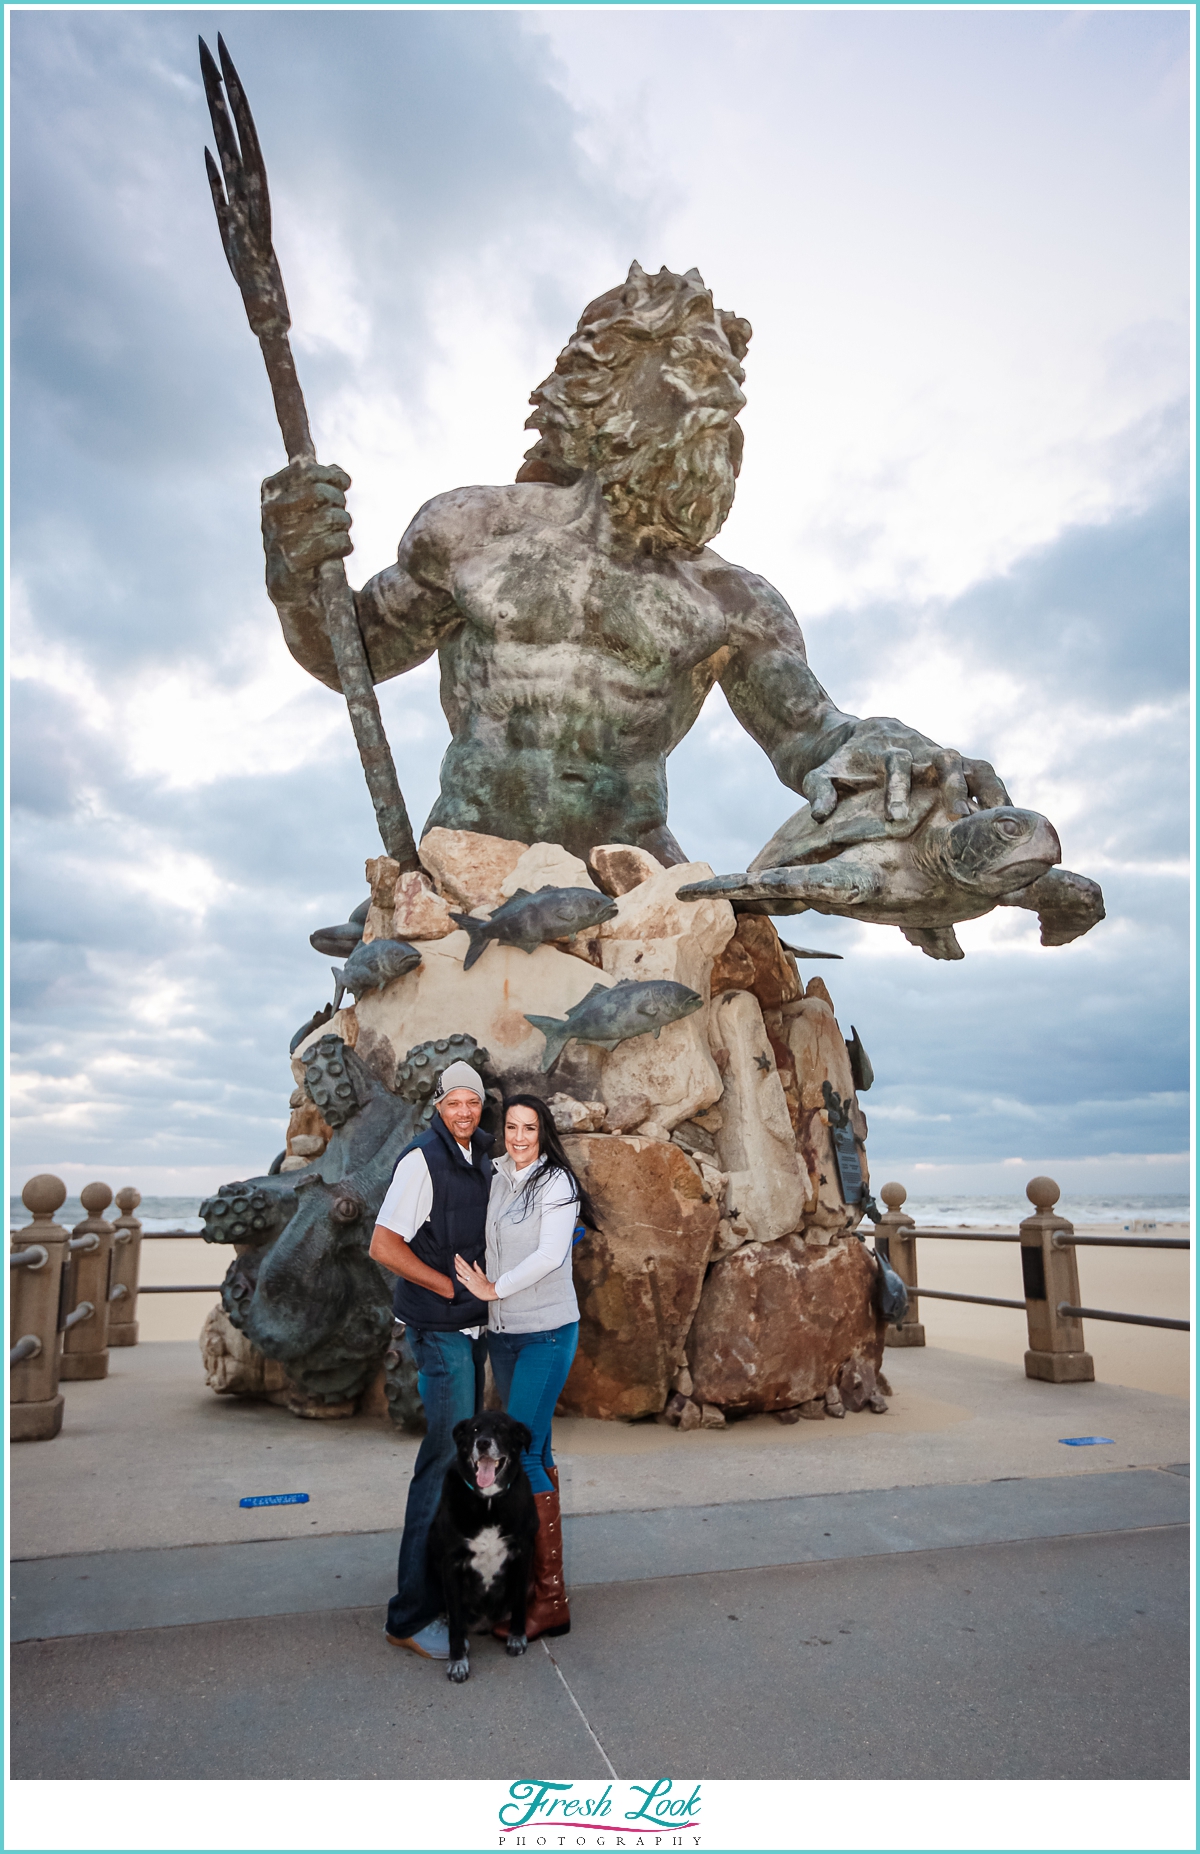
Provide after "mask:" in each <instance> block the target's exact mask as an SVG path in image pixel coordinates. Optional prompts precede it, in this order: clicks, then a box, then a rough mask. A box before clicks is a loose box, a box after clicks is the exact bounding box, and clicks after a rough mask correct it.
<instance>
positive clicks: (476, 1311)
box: [392, 1114, 492, 1332]
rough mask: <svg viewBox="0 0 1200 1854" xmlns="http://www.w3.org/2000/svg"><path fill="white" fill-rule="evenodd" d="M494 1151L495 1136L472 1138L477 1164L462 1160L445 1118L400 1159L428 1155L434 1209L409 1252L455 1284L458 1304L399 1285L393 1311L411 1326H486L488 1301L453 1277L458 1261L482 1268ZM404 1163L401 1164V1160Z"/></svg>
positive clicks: (450, 1328)
mask: <svg viewBox="0 0 1200 1854" xmlns="http://www.w3.org/2000/svg"><path fill="white" fill-rule="evenodd" d="M491 1146H492V1136H491V1134H490V1133H480V1132H476V1133H473V1134H472V1135H471V1152H472V1155H473V1157H474V1161H475V1162H474V1164H473V1165H468V1164H467V1161H466V1160H465V1159H464V1158H463V1155H462V1150H461V1148H460V1147H459V1144H458V1141H457V1140H456V1139H455V1138H454V1135H453V1134H452V1133H451V1132H450V1130H449V1128H448V1127H447V1126H446V1124H445V1122H444V1121H443V1119H442V1117H441V1115H440V1114H435V1115H434V1117H433V1123H432V1125H431V1126H430V1127H429V1129H428V1131H427V1132H425V1133H418V1135H417V1137H416V1139H414V1140H410V1142H409V1144H408V1145H407V1146H406V1147H405V1148H404V1152H402V1153H401V1154H400V1158H403V1157H404V1153H406V1152H412V1151H413V1150H414V1149H415V1148H417V1147H419V1148H420V1150H421V1151H422V1152H423V1153H424V1154H425V1163H426V1165H427V1166H428V1167H429V1176H430V1178H431V1179H432V1181H433V1209H432V1210H431V1211H430V1213H429V1215H428V1217H427V1218H426V1220H425V1222H424V1223H423V1224H422V1225H421V1227H420V1229H419V1230H418V1231H417V1233H416V1235H415V1236H414V1237H413V1239H412V1241H411V1242H410V1243H409V1245H408V1246H409V1248H410V1249H411V1250H412V1252H413V1254H414V1255H415V1256H416V1257H417V1260H418V1261H421V1262H424V1263H425V1265H426V1267H428V1268H436V1269H437V1270H438V1272H439V1274H443V1275H448V1276H449V1277H450V1279H451V1281H453V1283H454V1299H453V1300H443V1299H442V1296H441V1295H440V1294H435V1293H434V1292H433V1290H432V1288H425V1287H418V1285H417V1283H416V1282H415V1281H405V1280H404V1278H403V1276H401V1277H400V1279H399V1280H398V1281H397V1282H396V1286H395V1289H394V1290H393V1293H392V1306H393V1308H394V1309H395V1313H396V1317H397V1319H400V1320H403V1321H404V1322H405V1324H406V1325H409V1326H431V1327H434V1328H436V1329H437V1330H438V1331H439V1332H458V1331H460V1329H461V1328H462V1327H464V1326H486V1325H487V1323H488V1308H487V1302H486V1301H484V1300H477V1299H476V1298H475V1296H474V1294H471V1293H469V1292H468V1291H467V1289H466V1288H465V1287H463V1285H462V1283H461V1282H460V1281H459V1279H458V1276H457V1275H456V1274H455V1272H454V1258H455V1256H456V1255H461V1256H462V1258H463V1260H464V1262H478V1263H479V1265H480V1266H481V1267H482V1266H483V1256H484V1248H485V1246H486V1235H487V1207H488V1193H489V1191H490V1189H491V1183H492V1161H491V1160H490V1158H489V1157H488V1153H489V1151H490V1150H491ZM397 1163H399V1160H398V1161H397Z"/></svg>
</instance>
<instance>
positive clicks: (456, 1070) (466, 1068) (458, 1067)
mask: <svg viewBox="0 0 1200 1854" xmlns="http://www.w3.org/2000/svg"><path fill="white" fill-rule="evenodd" d="M454 1088H470V1090H471V1092H472V1093H473V1094H477V1095H478V1096H479V1099H480V1101H481V1102H482V1103H483V1104H484V1106H486V1105H487V1094H486V1093H485V1091H484V1086H483V1083H482V1082H481V1081H480V1079H479V1077H478V1075H476V1073H475V1071H474V1069H473V1068H472V1067H471V1065H470V1063H469V1062H451V1063H450V1064H448V1066H447V1067H446V1068H444V1069H443V1070H442V1078H441V1080H440V1081H439V1083H438V1091H437V1093H436V1094H435V1095H434V1097H433V1100H434V1105H435V1106H436V1105H437V1103H438V1102H439V1101H444V1100H445V1098H446V1096H447V1095H448V1094H449V1093H450V1092H451V1090H452V1089H454Z"/></svg>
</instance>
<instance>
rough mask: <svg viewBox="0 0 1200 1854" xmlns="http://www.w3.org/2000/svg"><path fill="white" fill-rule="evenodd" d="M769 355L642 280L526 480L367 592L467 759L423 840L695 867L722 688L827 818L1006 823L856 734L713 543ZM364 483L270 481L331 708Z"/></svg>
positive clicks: (690, 303) (950, 784) (438, 518)
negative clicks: (338, 581)
mask: <svg viewBox="0 0 1200 1854" xmlns="http://www.w3.org/2000/svg"><path fill="white" fill-rule="evenodd" d="M750 333H751V330H750V325H749V323H748V322H745V321H742V320H740V319H739V318H738V317H737V316H735V315H731V314H729V313H728V312H726V311H723V310H718V309H716V308H715V307H714V305H713V299H712V296H711V294H710V292H709V291H708V290H707V289H706V288H705V286H704V281H703V279H702V278H701V277H700V275H699V273H698V272H697V271H695V270H691V271H688V273H687V274H686V276H677V275H675V274H674V273H673V272H670V271H668V270H666V269H665V268H664V269H663V270H661V271H660V272H659V273H658V275H657V276H656V277H650V276H647V275H646V273H645V272H644V271H643V270H642V269H641V266H640V265H638V264H634V266H633V267H632V269H631V270H630V273H629V277H628V279H627V281H626V282H625V283H624V284H623V285H621V286H619V287H618V288H617V289H615V290H610V291H609V292H608V293H607V294H606V295H604V296H601V297H598V298H597V300H596V301H595V302H593V303H591V304H590V305H589V306H588V308H587V309H586V310H585V311H584V314H583V316H582V318H581V319H580V323H579V326H578V328H577V329H576V331H575V333H574V335H573V336H572V337H571V340H570V341H569V342H568V344H567V346H566V347H565V348H564V349H563V351H562V353H561V354H560V355H559V357H558V361H557V363H556V365H555V369H554V372H553V373H552V374H551V375H550V377H549V378H548V379H547V380H544V381H543V382H542V384H541V386H539V387H538V388H537V390H536V391H535V392H534V394H533V395H532V402H533V406H534V411H533V413H532V414H531V416H530V418H529V421H528V423H529V424H530V425H531V426H533V427H534V428H536V429H538V430H539V431H540V432H541V438H540V440H539V442H538V443H537V444H535V445H534V446H533V448H532V449H531V450H530V451H529V452H528V453H527V454H526V459H525V463H524V464H523V465H522V467H521V469H520V471H519V472H518V475H517V480H516V482H515V483H513V484H509V485H506V486H501V487H499V488H473V489H456V490H451V491H450V492H449V493H448V494H445V495H440V496H435V497H434V499H433V500H432V501H431V502H427V503H426V504H425V506H424V508H423V509H421V510H420V511H419V513H418V514H417V516H416V517H415V519H414V520H413V521H412V522H411V524H410V525H409V527H408V529H407V531H406V533H405V535H404V537H403V539H402V540H401V542H400V547H399V552H398V555H397V562H396V565H395V566H392V567H388V568H386V569H385V570H384V571H383V572H382V573H379V574H377V575H376V576H375V578H374V579H372V580H370V581H369V582H368V584H367V585H366V586H364V587H363V589H362V591H361V592H359V593H357V594H356V595H355V598H356V603H357V609H358V616H359V623H360V626H361V629H362V633H363V638H364V641H365V643H366V647H367V653H368V657H369V659H370V663H371V669H372V674H373V676H374V678H375V680H376V682H382V681H384V680H386V679H387V678H388V677H390V676H398V675H400V674H402V673H403V672H404V671H405V670H407V669H412V668H414V667H415V666H416V665H417V664H419V663H423V662H424V661H425V660H426V659H427V658H428V657H430V656H431V655H432V654H433V653H434V651H437V652H438V653H439V656H440V658H441V692H442V706H443V708H444V709H445V712H446V717H447V719H448V721H449V723H450V730H451V735H452V739H451V743H450V746H449V748H448V750H447V752H446V756H445V758H444V760H443V762H442V785H441V795H440V797H439V798H438V801H437V803H436V804H435V806H434V808H433V811H432V812H431V814H430V817H429V819H428V822H427V824H426V829H429V828H431V827H432V826H434V825H444V826H446V827H448V828H450V829H457V830H472V831H481V832H485V833H487V834H489V835H494V836H500V837H508V838H516V839H519V840H521V841H523V842H526V843H535V842H538V841H543V842H551V843H561V844H563V845H565V846H566V848H568V849H569V850H572V851H574V852H575V853H576V854H577V855H580V856H586V854H587V852H588V851H589V850H590V849H591V848H592V846H593V845H595V844H598V843H618V842H619V843H632V844H637V845H640V846H641V847H643V848H644V849H646V850H648V851H650V852H651V854H652V855H654V856H656V857H657V858H658V859H659V860H660V861H661V862H664V863H680V862H684V861H686V860H687V859H686V857H685V855H684V852H683V850H682V849H681V848H680V846H679V845H678V843H676V841H675V839H674V837H673V836H672V835H671V832H670V830H669V829H668V827H667V781H666V758H667V755H668V754H669V753H670V752H671V750H672V748H673V747H675V746H677V745H678V743H679V741H681V740H682V739H683V736H684V735H685V734H686V733H687V731H688V729H689V728H690V727H691V726H692V723H693V722H694V721H695V719H696V717H697V715H698V714H699V713H700V709H701V707H702V706H703V703H704V700H705V697H706V696H707V694H708V692H709V690H710V688H711V687H712V685H713V684H714V682H719V683H720V685H721V687H722V688H723V690H724V691H725V694H726V696H727V698H728V700H729V705H730V707H731V708H732V709H733V712H734V714H735V715H736V716H737V717H738V719H739V721H740V722H741V723H742V725H743V727H745V728H746V730H747V731H748V732H749V733H750V734H751V735H752V736H753V738H754V739H755V740H756V741H757V742H758V744H759V745H760V746H761V747H762V748H763V749H764V751H765V752H766V753H767V754H768V755H769V756H770V758H771V762H772V764H773V765H774V767H775V770H776V772H777V774H778V775H779V777H780V779H781V780H782V781H783V783H784V785H787V786H790V787H792V789H793V790H795V791H799V792H803V794H804V796H805V797H806V798H808V799H809V800H810V802H811V804H812V807H813V811H814V814H815V816H816V817H817V818H818V819H821V818H824V817H827V816H828V815H829V814H830V812H832V811H833V809H834V807H835V805H836V804H837V802H838V798H839V796H840V795H842V794H844V793H848V792H853V791H857V790H861V789H863V788H866V787H870V786H876V785H886V788H887V806H888V815H889V816H890V817H893V818H903V817H904V816H906V815H907V799H908V790H909V784H910V781H912V780H913V779H918V780H920V781H922V782H924V783H930V782H933V781H940V782H941V783H942V785H943V787H944V788H945V792H946V797H947V799H948V800H949V801H950V806H951V810H952V812H957V814H958V815H964V814H965V813H966V812H967V811H968V809H969V806H968V802H967V801H968V795H970V796H972V797H974V798H976V799H977V800H978V801H979V803H980V804H981V805H985V806H986V805H997V804H1007V803H1008V795H1007V793H1006V792H1005V790H1004V787H1003V785H1002V784H1001V782H1000V780H999V779H998V778H997V777H996V774H995V773H994V772H993V770H992V768H991V767H990V766H989V765H987V763H986V762H985V761H981V760H978V761H977V760H963V759H962V757H961V756H960V755H959V754H958V753H955V752H945V751H943V750H942V749H941V748H939V747H938V746H937V745H936V743H935V742H933V741H931V740H929V739H927V738H926V737H925V736H924V735H923V734H918V733H916V732H915V731H914V730H913V729H912V728H910V727H907V726H905V724H904V723H903V722H901V721H896V720H893V719H890V718H888V717H880V716H873V717H868V718H867V719H865V720H864V719H859V718H858V717H857V716H854V715H848V714H843V713H842V712H841V711H840V710H839V709H838V708H836V707H835V705H834V704H833V702H832V701H831V700H830V698H829V696H828V695H827V694H826V693H825V691H824V689H823V688H822V687H821V685H820V683H819V682H818V681H817V679H816V677H815V676H814V675H813V673H812V671H811V670H810V669H809V667H808V662H807V659H806V656H805V650H804V639H803V637H802V636H801V633H800V627H799V625H798V624H797V622H796V620H795V618H794V616H793V615H792V613H791V611H790V610H789V608H788V606H787V604H786V602H785V601H784V599H783V598H782V597H781V596H780V594H779V593H778V592H776V591H775V590H774V588H773V587H771V586H769V585H768V584H767V582H766V581H765V580H763V579H760V578H759V577H758V576H757V575H756V574H754V573H751V572H748V571H747V570H746V569H745V568H743V567H737V566H731V565H730V564H729V563H728V562H727V561H725V560H723V559H722V558H721V557H720V555H718V554H715V553H713V552H712V550H711V549H710V548H709V547H708V546H707V542H708V541H710V540H711V539H712V538H713V536H714V535H715V534H716V533H717V532H718V531H719V529H720V528H721V526H722V524H723V523H724V521H725V518H726V516H727V515H728V513H729V510H730V508H731V507H732V504H733V494H734V485H735V479H736V477H737V473H738V469H739V466H740V463H741V454H742V432H741V428H740V427H739V425H738V424H737V420H736V414H737V413H738V412H739V411H740V410H741V408H742V407H743V406H744V405H745V403H746V402H745V397H744V395H743V393H742V391H741V387H742V382H743V380H744V378H745V376H744V374H743V372H742V368H741V361H742V359H743V358H744V356H745V353H746V349H747V346H748V343H749V340H750ZM349 482H350V479H349V477H348V476H347V475H346V474H345V472H344V471H342V470H340V469H338V468H337V467H336V466H322V465H318V464H315V463H303V462H299V463H292V464H289V465H288V467H287V468H286V469H285V470H282V471H280V473H279V474H278V475H277V476H274V477H270V478H269V479H268V480H267V482H266V483H264V485H263V539H264V545H265V548H266V557H267V588H268V591H269V593H270V596H271V599H272V600H273V602H274V604H275V606H276V608H277V610H278V612H279V616H280V621H281V623H282V626H283V632H284V636H285V638H286V640H287V643H288V647H289V649H290V650H291V651H292V654H293V655H294V656H295V657H296V659H297V661H298V662H300V663H302V664H303V665H304V667H305V668H306V669H307V670H309V671H310V672H311V674H312V675H314V676H316V677H318V678H319V679H320V680H321V681H322V682H324V683H326V684H328V686H329V687H330V688H333V689H336V688H337V687H338V686H339V685H338V678H337V670H336V668H335V666H334V660H333V655H332V651H331V649H330V645H329V641H328V638H327V637H326V635H325V630H324V624H323V620H322V616H321V604H320V599H319V596H318V590H317V575H318V570H319V568H320V566H321V563H322V562H323V561H324V560H328V559H334V558H340V557H342V556H344V555H346V554H348V553H350V552H351V542H350V538H349V533H348V530H349V527H350V516H349V514H348V513H347V511H346V502H345V491H346V489H347V488H348V487H349Z"/></svg>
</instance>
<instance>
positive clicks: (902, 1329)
mask: <svg viewBox="0 0 1200 1854" xmlns="http://www.w3.org/2000/svg"><path fill="white" fill-rule="evenodd" d="M879 1195H880V1197H881V1198H882V1199H883V1201H884V1203H885V1204H886V1205H887V1209H886V1211H885V1212H884V1214H883V1217H882V1219H881V1221H880V1222H878V1223H877V1224H876V1225H875V1247H876V1248H878V1247H879V1244H880V1240H881V1239H882V1242H883V1248H884V1253H885V1255H886V1256H887V1259H888V1261H889V1262H890V1263H891V1265H892V1267H893V1268H894V1269H895V1271H896V1273H897V1274H898V1275H899V1277H900V1279H901V1281H903V1283H904V1285H905V1287H906V1288H915V1287H916V1286H917V1285H918V1283H917V1239H916V1237H915V1236H910V1235H909V1234H908V1231H909V1230H911V1229H914V1228H915V1227H916V1226H915V1224H914V1222H913V1219H912V1218H911V1217H910V1216H909V1215H908V1213H907V1212H906V1211H903V1210H901V1208H900V1206H901V1204H902V1203H903V1202H904V1200H905V1198H906V1197H907V1196H908V1192H907V1191H906V1190H905V1189H904V1186H903V1185H902V1184H885V1185H884V1187H883V1190H882V1191H881V1192H880V1193H879ZM917 1313H918V1309H917V1303H916V1301H915V1300H910V1301H909V1303H908V1312H907V1313H906V1314H905V1316H904V1319H903V1320H902V1322H901V1323H900V1325H899V1326H889V1327H888V1329H887V1336H886V1338H885V1339H884V1344H885V1345H924V1343H925V1328H924V1327H923V1326H922V1324H921V1322H920V1320H919V1319H918V1317H917Z"/></svg>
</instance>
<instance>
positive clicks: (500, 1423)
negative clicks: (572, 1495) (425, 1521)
mask: <svg viewBox="0 0 1200 1854" xmlns="http://www.w3.org/2000/svg"><path fill="white" fill-rule="evenodd" d="M454 1440H455V1443H456V1445H457V1447H458V1459H457V1461H455V1462H453V1463H452V1464H451V1466H450V1467H449V1468H447V1470H446V1478H445V1480H444V1482H443V1483H442V1499H441V1504H440V1505H439V1507H438V1510H437V1512H436V1513H435V1514H434V1519H433V1525H432V1527H431V1528H430V1532H429V1566H430V1570H431V1571H432V1573H433V1576H434V1577H435V1579H437V1581H438V1582H440V1584H441V1586H442V1589H443V1591H444V1592H445V1598H446V1616H447V1619H448V1621H449V1625H450V1665H449V1666H448V1667H447V1669H446V1672H447V1674H448V1675H449V1677H450V1679H451V1680H458V1681H461V1680H465V1679H466V1678H467V1676H468V1675H469V1674H470V1672H471V1668H470V1663H469V1661H468V1659H467V1625H468V1623H470V1622H474V1621H476V1620H478V1619H480V1618H486V1619H487V1621H488V1622H501V1621H503V1620H504V1618H505V1617H506V1616H507V1617H508V1618H509V1633H508V1652H509V1654H513V1655H516V1654H524V1652H525V1649H526V1646H527V1643H526V1639H525V1605H526V1598H527V1593H528V1589H529V1573H530V1570H531V1567H532V1564H533V1541H534V1537H535V1535H536V1533H537V1529H538V1513H537V1507H536V1506H535V1505H534V1500H533V1489H532V1487H531V1486H530V1485H529V1476H528V1475H527V1474H526V1472H525V1469H524V1467H523V1466H522V1463H521V1452H522V1450H523V1449H527V1448H529V1447H530V1446H531V1444H532V1442H533V1437H532V1436H531V1435H530V1433H529V1431H528V1429H526V1427H525V1425H524V1423H518V1422H517V1421H515V1419H514V1418H513V1417H511V1416H505V1415H503V1414H502V1413H501V1412H499V1411H495V1410H484V1411H482V1412H481V1414H480V1415H479V1416H471V1417H468V1418H467V1420H466V1421H465V1422H462V1423H457V1424H456V1425H455V1428H454Z"/></svg>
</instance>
